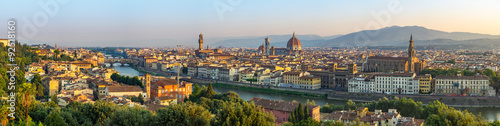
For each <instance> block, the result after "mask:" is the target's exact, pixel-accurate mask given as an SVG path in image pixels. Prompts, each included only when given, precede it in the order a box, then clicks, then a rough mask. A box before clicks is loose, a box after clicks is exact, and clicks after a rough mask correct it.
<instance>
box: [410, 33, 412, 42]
mask: <svg viewBox="0 0 500 126" xmlns="http://www.w3.org/2000/svg"><path fill="white" fill-rule="evenodd" d="M411 40H413V33H411V34H410V41H411Z"/></svg>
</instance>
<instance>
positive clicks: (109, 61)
mask: <svg viewBox="0 0 500 126" xmlns="http://www.w3.org/2000/svg"><path fill="white" fill-rule="evenodd" d="M104 63H109V66H110V67H113V64H115V63H120V64H121V66H124V65H125V64H133V63H134V60H132V59H113V58H106V59H104Z"/></svg>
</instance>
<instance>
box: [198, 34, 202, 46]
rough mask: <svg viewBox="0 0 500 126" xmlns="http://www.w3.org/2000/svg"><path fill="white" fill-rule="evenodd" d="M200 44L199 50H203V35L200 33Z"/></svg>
mask: <svg viewBox="0 0 500 126" xmlns="http://www.w3.org/2000/svg"><path fill="white" fill-rule="evenodd" d="M198 44H199V45H200V49H199V50H203V35H202V34H201V33H200V38H198Z"/></svg>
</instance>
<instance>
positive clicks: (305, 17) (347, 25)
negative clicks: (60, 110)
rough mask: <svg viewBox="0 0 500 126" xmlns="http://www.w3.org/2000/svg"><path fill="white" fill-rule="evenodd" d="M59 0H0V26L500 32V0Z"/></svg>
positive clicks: (213, 33) (63, 41)
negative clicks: (398, 28) (12, 22)
mask: <svg viewBox="0 0 500 126" xmlns="http://www.w3.org/2000/svg"><path fill="white" fill-rule="evenodd" d="M54 1H55V0H30V1H28V0H15V1H14V0H8V1H7V0H1V1H0V5H3V6H2V7H0V11H1V16H0V21H1V22H4V23H2V24H4V25H0V29H7V27H6V26H7V23H6V22H7V21H8V20H9V19H11V18H14V19H16V20H17V23H18V25H17V27H18V36H20V37H22V38H21V40H23V42H26V43H28V44H35V43H47V44H54V43H58V45H60V46H106V45H113V46H116V45H133V46H137V45H143V46H149V45H148V43H149V42H164V43H165V46H171V45H172V44H176V43H192V44H194V43H196V41H197V39H198V38H197V37H198V36H197V35H198V34H199V33H203V34H204V36H205V40H206V41H207V42H211V41H210V39H211V38H214V39H215V38H220V37H239V36H265V35H278V34H291V33H292V32H293V31H295V32H296V33H297V34H317V35H321V36H330V35H337V34H348V33H351V32H356V31H360V30H366V29H379V28H382V27H387V26H392V25H399V26H413V25H418V26H423V27H427V28H430V29H435V30H442V31H447V32H455V31H461V32H474V33H484V34H494V35H499V34H500V7H499V6H498V5H500V1H499V0H490V1H488V0H439V1H436V0H343V1H337V0H300V1H298V0H265V1H264V0H177V1H166V0H162V1H159V0H158V1H147V2H143V1H140V2H139V1H131V0H130V1H123V0H106V1H101V0H80V1H76V0H62V1H66V2H63V3H58V2H56V3H57V5H56V6H53V4H51V5H49V7H48V9H49V10H56V11H47V10H46V9H47V7H44V5H43V2H48V3H50V2H54ZM40 3H42V4H40ZM392 8H395V9H392ZM218 10H219V11H218ZM394 10H396V11H394ZM384 13H385V14H387V15H389V16H390V18H389V19H388V18H387V16H386V15H384ZM374 14H375V15H374ZM380 14H382V15H380ZM34 17H35V18H34ZM377 17H381V19H382V21H380V20H378V19H379V18H377ZM30 24H31V25H30ZM28 26H32V27H28ZM33 29H35V31H37V32H32V30H33ZM28 31H30V32H28ZM6 33H7V30H0V38H6ZM3 36H5V37H3ZM169 44H170V45H169Z"/></svg>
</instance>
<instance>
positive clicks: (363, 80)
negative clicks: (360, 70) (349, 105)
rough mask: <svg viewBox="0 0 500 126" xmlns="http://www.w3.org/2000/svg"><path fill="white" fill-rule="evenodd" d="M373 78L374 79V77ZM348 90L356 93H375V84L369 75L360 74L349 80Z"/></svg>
mask: <svg viewBox="0 0 500 126" xmlns="http://www.w3.org/2000/svg"><path fill="white" fill-rule="evenodd" d="M372 80H373V79H372ZM347 85H348V88H347V91H348V92H356V93H373V92H374V91H373V90H374V85H373V81H371V80H370V78H369V77H364V76H361V75H360V76H358V77H353V78H351V79H350V80H348V81H347Z"/></svg>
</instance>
